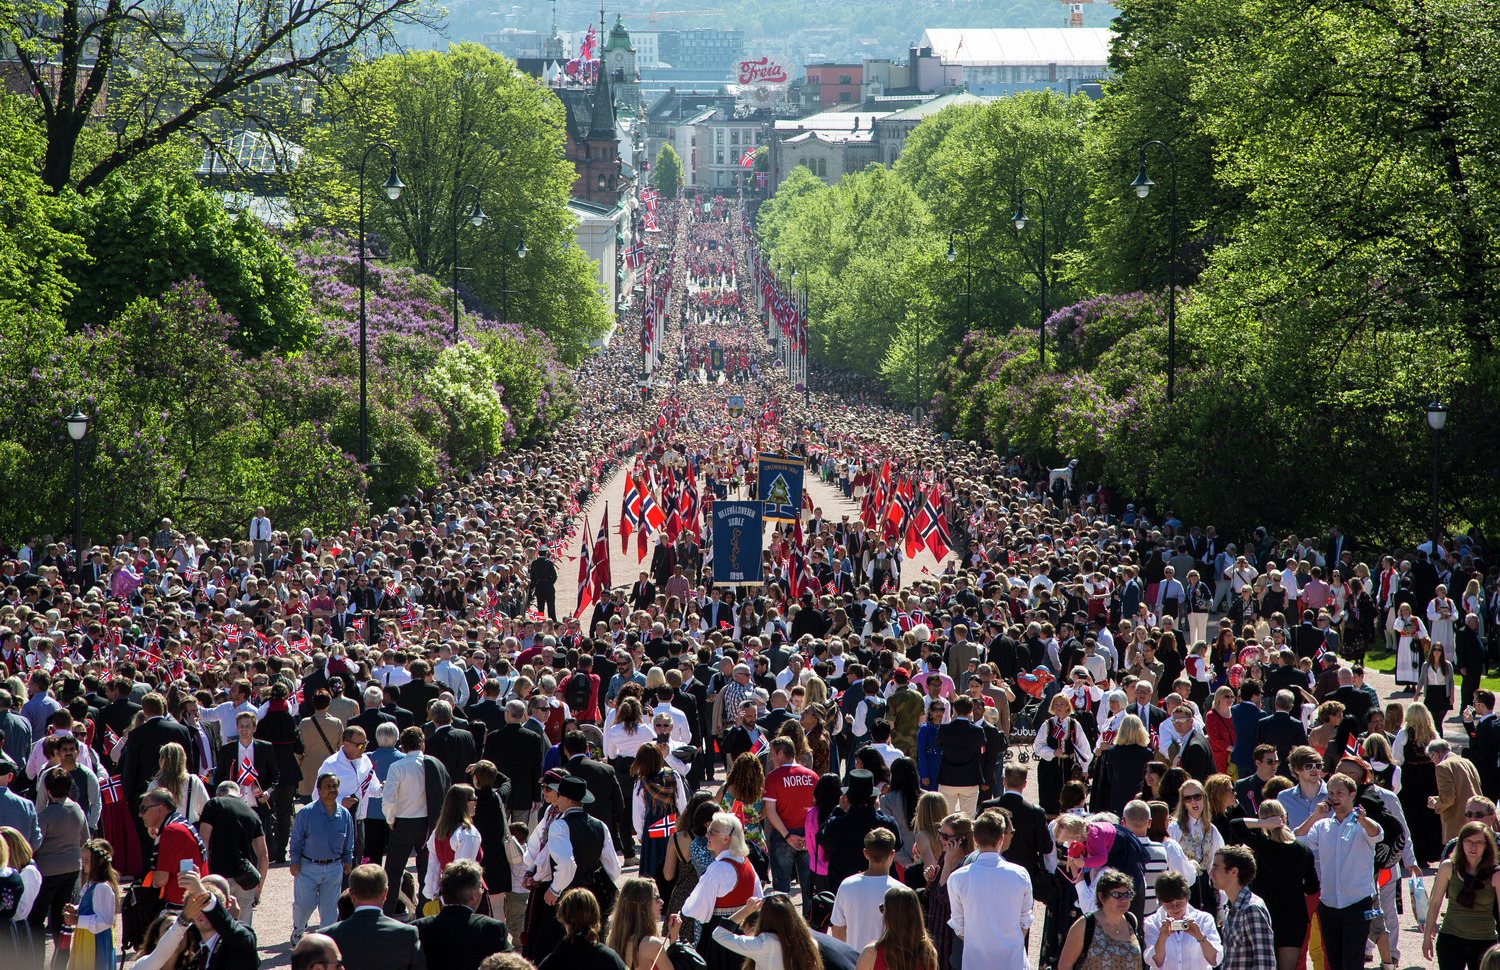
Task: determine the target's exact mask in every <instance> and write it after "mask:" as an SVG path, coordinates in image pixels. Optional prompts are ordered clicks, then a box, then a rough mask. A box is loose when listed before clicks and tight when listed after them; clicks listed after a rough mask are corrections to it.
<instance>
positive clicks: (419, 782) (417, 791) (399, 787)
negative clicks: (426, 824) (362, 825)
mask: <svg viewBox="0 0 1500 970" xmlns="http://www.w3.org/2000/svg"><path fill="white" fill-rule="evenodd" d="M380 807H381V809H382V811H383V812H384V813H385V820H386V822H387V823H388V824H390V825H395V824H396V819H398V818H420V819H423V820H424V821H425V820H426V818H427V769H426V768H425V767H423V765H422V752H420V751H409V752H407V753H405V754H403V755H402V756H401V757H399V758H397V759H396V760H395V761H393V762H391V770H390V771H388V772H387V773H386V776H385V787H384V789H383V800H382V801H381V803H380Z"/></svg>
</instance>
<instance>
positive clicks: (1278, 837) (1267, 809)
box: [1256, 798, 1297, 845]
mask: <svg viewBox="0 0 1500 970" xmlns="http://www.w3.org/2000/svg"><path fill="white" fill-rule="evenodd" d="M1256 814H1257V815H1258V816H1259V817H1260V818H1270V817H1271V816H1273V815H1274V816H1276V817H1277V818H1279V819H1281V828H1279V829H1272V830H1271V832H1270V833H1269V834H1268V835H1266V838H1268V839H1270V840H1271V841H1272V842H1280V843H1281V844H1282V845H1291V844H1292V843H1293V842H1295V841H1297V837H1296V836H1295V835H1293V834H1292V830H1291V829H1289V828H1287V824H1286V807H1285V806H1283V805H1282V804H1281V802H1279V801H1277V800H1276V799H1274V798H1268V799H1266V800H1265V801H1263V802H1261V803H1260V808H1259V809H1257V810H1256Z"/></svg>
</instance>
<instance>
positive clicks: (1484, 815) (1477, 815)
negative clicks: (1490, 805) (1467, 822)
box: [1464, 812, 1495, 818]
mask: <svg viewBox="0 0 1500 970" xmlns="http://www.w3.org/2000/svg"><path fill="white" fill-rule="evenodd" d="M1494 814H1495V813H1494V812H1464V818H1489V817H1490V816H1491V815H1494Z"/></svg>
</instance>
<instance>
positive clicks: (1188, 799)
mask: <svg viewBox="0 0 1500 970" xmlns="http://www.w3.org/2000/svg"><path fill="white" fill-rule="evenodd" d="M1182 800H1183V801H1185V802H1201V801H1203V793H1202V792H1199V793H1198V794H1196V795H1183V796H1182Z"/></svg>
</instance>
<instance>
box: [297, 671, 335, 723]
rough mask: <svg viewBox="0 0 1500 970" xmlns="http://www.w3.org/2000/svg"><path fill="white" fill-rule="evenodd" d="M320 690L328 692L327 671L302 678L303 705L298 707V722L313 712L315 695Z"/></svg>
mask: <svg viewBox="0 0 1500 970" xmlns="http://www.w3.org/2000/svg"><path fill="white" fill-rule="evenodd" d="M320 690H328V672H327V671H325V670H314V671H313V672H312V673H310V674H308V675H307V676H306V677H303V678H302V703H301V704H298V705H297V720H299V721H300V720H302V719H303V718H304V717H307V716H308V715H309V714H311V713H312V712H313V695H314V694H316V693H317V692H318V691H320ZM328 692H329V693H330V694H332V693H333V692H332V691H328Z"/></svg>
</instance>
